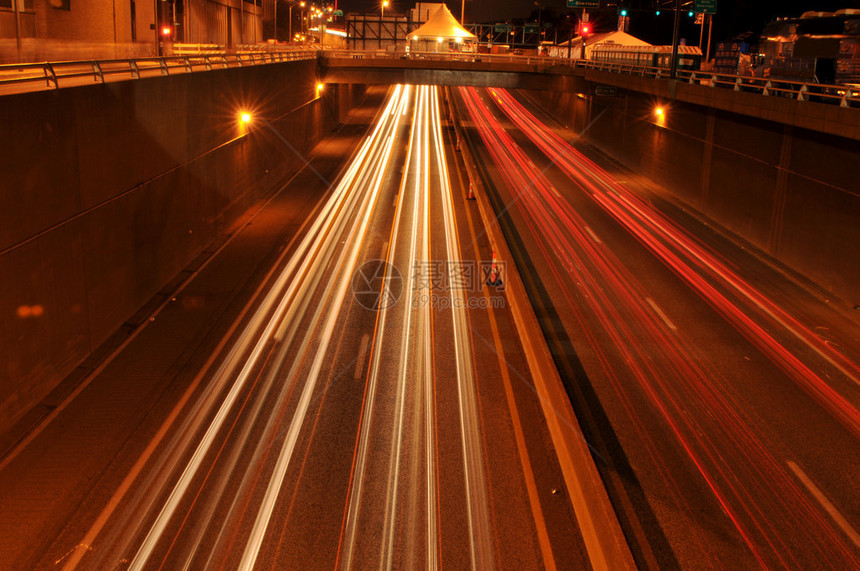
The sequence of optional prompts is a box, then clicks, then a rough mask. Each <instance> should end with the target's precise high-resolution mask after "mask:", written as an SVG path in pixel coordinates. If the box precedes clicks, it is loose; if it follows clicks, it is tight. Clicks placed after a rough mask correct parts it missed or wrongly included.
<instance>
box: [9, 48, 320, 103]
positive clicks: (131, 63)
mask: <svg viewBox="0 0 860 571" xmlns="http://www.w3.org/2000/svg"><path fill="white" fill-rule="evenodd" d="M318 53H319V50H315V49H296V50H277V51H243V52H236V53H224V54H219V53H215V54H207V53H200V54H191V53H186V54H183V55H172V56H166V57H149V58H129V59H109V60H80V61H61V62H39V63H13V64H2V65H0V94H4V93H20V92H27V91H36V90H40V89H45V88H47V89H59V88H61V87H70V86H72V85H83V84H88V83H106V82H108V81H110V80H123V79H139V78H141V77H150V76H155V75H171V74H175V73H190V72H193V71H200V70H212V69H223V68H230V67H243V66H247V65H260V64H267V63H279V62H285V61H297V60H307V59H316V57H317V54H318ZM89 79H91V81H90V80H89ZM42 82H44V85H40V84H42ZM12 86H17V87H18V89H14V88H12Z"/></svg>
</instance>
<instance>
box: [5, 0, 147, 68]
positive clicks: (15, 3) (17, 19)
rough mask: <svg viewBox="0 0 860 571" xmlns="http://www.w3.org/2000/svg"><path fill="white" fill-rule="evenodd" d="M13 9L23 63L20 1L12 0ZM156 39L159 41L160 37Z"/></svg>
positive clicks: (19, 52) (17, 42)
mask: <svg viewBox="0 0 860 571" xmlns="http://www.w3.org/2000/svg"><path fill="white" fill-rule="evenodd" d="M12 7H13V8H14V9H15V42H16V45H17V46H18V61H21V13H20V12H19V9H18V0H12ZM156 34H157V32H156ZM155 37H156V40H157V39H158V35H156V36H155Z"/></svg>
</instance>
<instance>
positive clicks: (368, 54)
mask: <svg viewBox="0 0 860 571" xmlns="http://www.w3.org/2000/svg"><path fill="white" fill-rule="evenodd" d="M325 55H326V57H333V58H344V59H408V60H419V61H420V60H426V61H470V62H485V63H517V64H523V65H528V66H531V67H533V68H535V70H536V71H541V70H543V69H547V68H550V67H557V66H569V67H573V68H575V69H592V70H596V71H607V72H613V73H623V74H627V75H634V76H639V77H648V78H651V79H669V70H668V69H665V68H659V67H648V66H638V65H631V64H620V63H607V62H599V61H592V60H583V59H573V58H571V59H568V58H564V57H548V56H536V55H535V56H525V55H513V54H485V53H462V52H459V53H436V52H411V53H408V54H407V53H405V52H402V51H398V52H392V51H386V50H362V51H359V50H330V51H326V52H325ZM677 79H678V81H683V82H686V83H690V84H694V85H702V86H705V87H713V88H724V89H732V90H734V91H741V92H748V93H758V94H760V95H767V96H778V97H786V98H790V99H795V100H797V101H816V102H819V103H829V104H832V105H840V106H842V107H853V108H858V107H860V86H851V85H841V84H823V83H811V82H804V81H795V80H789V79H773V78H762V77H752V76H740V75H731V74H725V73H715V72H710V71H689V70H679V71H678V73H677Z"/></svg>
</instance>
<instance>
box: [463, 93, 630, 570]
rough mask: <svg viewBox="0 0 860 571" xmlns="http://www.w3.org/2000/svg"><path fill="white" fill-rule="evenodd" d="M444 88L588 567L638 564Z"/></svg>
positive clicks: (599, 567) (601, 567)
mask: <svg viewBox="0 0 860 571" xmlns="http://www.w3.org/2000/svg"><path fill="white" fill-rule="evenodd" d="M452 96H453V94H452V92H451V91H450V90H448V97H447V106H448V112H449V116H450V117H451V118H452V120H451V123H452V126H453V128H454V133H455V137H456V138H457V139H459V140H460V145H459V147H460V153H461V155H462V157H461V158H462V160H463V164H464V166H465V168H466V173H467V174H468V176H469V180H470V181H471V182H472V184H473V185H474V187H475V194H476V198H477V203H478V210H479V212H480V214H481V220H482V222H483V223H484V227H485V228H486V230H487V236H488V238H489V241H490V244H491V246H492V249H493V251H494V252H496V255H497V256H498V257H499V259H501V260H508V261H510V262H511V263H508V264H506V265H505V270H506V272H505V274H506V275H505V276H504V279H505V280H506V283H505V289H506V294H507V299H508V303H509V305H510V308H511V314H512V315H513V318H514V323H515V324H516V328H517V332H518V333H519V336H520V339H521V341H522V345H523V350H524V352H525V356H526V361H527V363H528V365H529V369H530V371H531V374H532V378H533V379H534V382H535V391H536V393H537V395H538V399H539V401H540V406H541V410H542V411H543V414H544V418H545V419H546V422H547V427H548V429H549V433H550V437H551V439H552V442H553V446H554V448H555V451H556V455H557V456H558V461H559V464H560V466H561V471H562V474H563V475H564V481H565V487H566V489H567V494H568V497H569V498H570V501H571V503H572V504H573V508H574V513H575V514H576V519H577V522H578V524H579V528H580V532H581V533H582V537H583V541H584V542H585V547H586V550H587V552H588V556H589V559H590V562H591V565H592V567H594V568H595V569H613V570H615V569H636V564H635V562H634V560H633V555H632V554H631V552H630V548H629V546H628V545H627V541H626V539H625V537H624V533H623V531H622V530H621V525H620V524H619V522H618V518H617V517H616V515H615V511H614V509H613V508H612V504H611V503H610V501H609V496H608V495H607V493H606V488H605V487H604V485H603V481H602V480H601V478H600V474H599V473H598V471H597V466H596V465H595V464H594V460H593V458H592V457H591V452H590V451H589V449H588V445H587V444H586V441H585V437H584V435H583V434H582V430H581V428H580V426H579V421H578V420H577V419H576V416H575V415H574V412H573V407H572V406H571V404H570V400H569V398H568V396H567V393H566V391H565V388H564V384H563V383H562V380H561V377H560V376H559V373H558V369H557V368H556V366H555V363H554V361H553V358H552V354H551V353H550V349H549V346H548V345H547V342H546V339H545V337H544V335H543V331H542V330H541V326H540V323H539V322H538V319H537V315H536V314H535V312H534V309H533V308H532V306H531V303H530V302H529V298H528V294H527V293H526V289H525V285H524V284H523V280H522V278H521V277H520V275H519V272H518V271H517V268H516V264H515V263H514V259H513V256H512V254H511V251H510V248H509V247H508V243H507V241H506V240H505V237H504V233H503V231H502V229H501V227H500V225H499V222H498V219H497V218H496V214H495V212H494V211H493V207H492V205H491V204H490V203H489V201H488V199H487V195H486V192H485V191H486V187H485V185H484V181H483V180H482V179H481V177H480V175H479V173H478V170H477V167H476V163H475V161H474V158H473V156H472V152H471V149H470V146H469V144H468V139H467V138H466V137H465V136H464V133H463V132H462V129H461V128H460V125H459V123H458V122H457V121H454V120H453V117H454V109H453V103H452V100H451V97H452Z"/></svg>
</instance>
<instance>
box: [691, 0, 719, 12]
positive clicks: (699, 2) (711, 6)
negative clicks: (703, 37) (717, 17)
mask: <svg viewBox="0 0 860 571" xmlns="http://www.w3.org/2000/svg"><path fill="white" fill-rule="evenodd" d="M693 12H703V13H705V14H716V13H717V0H695V1H694V2H693Z"/></svg>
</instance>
